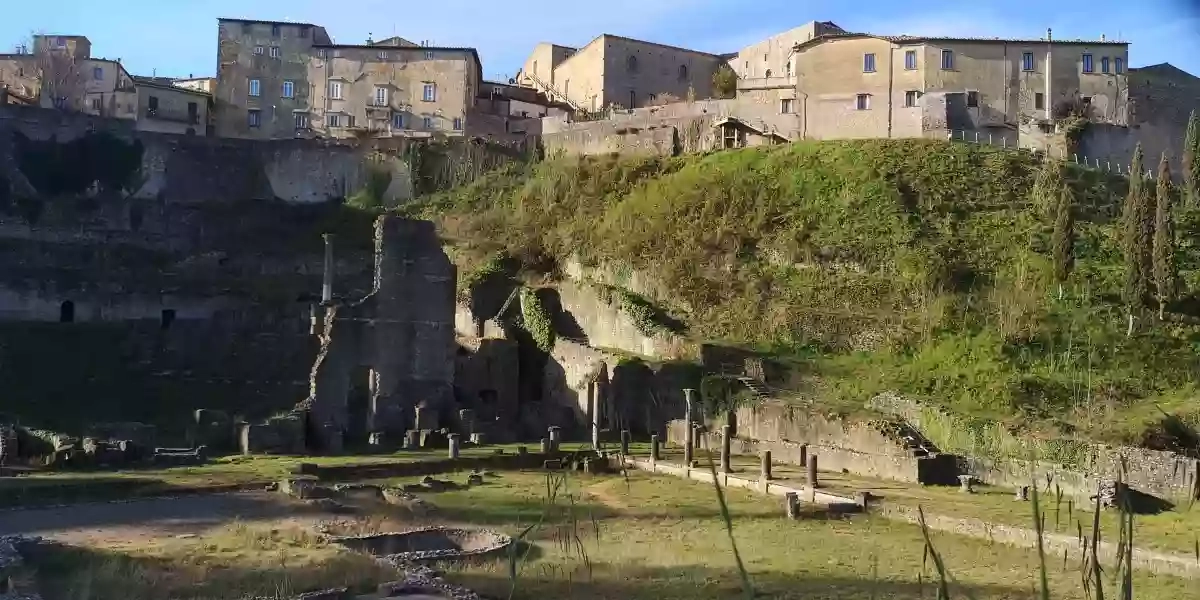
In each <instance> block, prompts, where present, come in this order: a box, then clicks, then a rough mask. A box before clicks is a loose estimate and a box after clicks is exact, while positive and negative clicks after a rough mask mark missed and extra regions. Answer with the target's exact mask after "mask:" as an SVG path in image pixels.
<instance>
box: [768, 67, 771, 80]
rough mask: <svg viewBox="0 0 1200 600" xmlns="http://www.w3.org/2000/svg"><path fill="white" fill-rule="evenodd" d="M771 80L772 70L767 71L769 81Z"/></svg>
mask: <svg viewBox="0 0 1200 600" xmlns="http://www.w3.org/2000/svg"><path fill="white" fill-rule="evenodd" d="M770 78H771V70H770V69H767V79H770Z"/></svg>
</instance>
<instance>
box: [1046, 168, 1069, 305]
mask: <svg viewBox="0 0 1200 600" xmlns="http://www.w3.org/2000/svg"><path fill="white" fill-rule="evenodd" d="M1047 161H1049V159H1047ZM1054 171H1055V172H1056V173H1057V174H1058V178H1057V182H1056V183H1057V186H1056V187H1057V188H1058V189H1057V191H1058V194H1057V196H1058V197H1057V202H1056V203H1055V204H1056V205H1057V209H1056V214H1055V216H1054V233H1053V235H1052V236H1051V239H1050V246H1051V249H1052V251H1053V253H1054V279H1055V280H1056V281H1057V282H1058V297H1059V298H1060V299H1061V298H1062V296H1063V284H1065V283H1066V282H1067V279H1069V278H1070V277H1071V271H1072V269H1074V267H1075V219H1074V216H1073V215H1072V214H1071V210H1072V207H1073V205H1074V204H1075V197H1074V194H1073V193H1072V192H1071V186H1070V185H1068V184H1067V182H1066V181H1065V180H1064V179H1063V177H1062V167H1061V166H1060V165H1058V164H1057V163H1055V166H1054Z"/></svg>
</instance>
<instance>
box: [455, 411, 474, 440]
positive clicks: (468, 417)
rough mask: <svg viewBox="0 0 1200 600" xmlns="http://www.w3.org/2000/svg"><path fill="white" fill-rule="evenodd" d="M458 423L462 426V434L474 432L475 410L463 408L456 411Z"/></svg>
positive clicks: (466, 434)
mask: <svg viewBox="0 0 1200 600" xmlns="http://www.w3.org/2000/svg"><path fill="white" fill-rule="evenodd" d="M458 423H459V425H460V426H461V427H462V431H461V432H460V433H462V434H463V435H465V436H467V437H470V436H471V434H473V433H475V411H474V410H471V409H469V408H464V409H462V410H460V411H458Z"/></svg>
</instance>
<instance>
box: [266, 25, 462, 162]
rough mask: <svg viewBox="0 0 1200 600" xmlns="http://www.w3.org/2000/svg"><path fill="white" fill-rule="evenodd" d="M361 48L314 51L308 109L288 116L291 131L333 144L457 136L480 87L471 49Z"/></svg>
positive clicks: (386, 44)
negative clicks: (367, 137)
mask: <svg viewBox="0 0 1200 600" xmlns="http://www.w3.org/2000/svg"><path fill="white" fill-rule="evenodd" d="M368 42H369V43H368V44H366V45H361V46H352V45H332V44H328V45H316V46H314V49H313V50H314V51H313V54H312V56H311V57H310V59H309V69H308V72H309V75H308V80H309V82H310V84H311V86H312V87H311V91H310V93H309V96H308V97H309V102H308V106H307V107H308V111H307V113H305V112H302V111H303V110H304V106H297V108H296V109H295V110H294V115H295V116H294V120H295V128H296V130H303V129H305V127H307V128H308V129H310V130H311V131H312V132H313V133H314V134H316V135H319V136H322V137H334V138H345V137H355V136H358V135H361V134H364V133H365V134H368V135H371V136H373V137H394V136H404V137H413V136H428V135H432V134H434V133H442V134H447V135H461V134H463V132H464V130H465V129H466V123H467V120H468V118H469V116H468V114H469V113H470V112H471V109H472V108H473V107H474V106H475V99H476V94H477V93H478V91H479V90H480V87H481V75H480V73H481V69H482V67H481V65H480V62H479V54H478V53H477V52H476V51H475V49H474V48H442V47H431V46H415V45H412V44H411V42H406V41H405V40H403V39H400V38H392V39H389V40H384V41H383V42H377V43H372V42H370V41H369V40H368ZM392 44H395V45H392ZM284 85H286V83H285V84H284ZM285 91H286V90H285Z"/></svg>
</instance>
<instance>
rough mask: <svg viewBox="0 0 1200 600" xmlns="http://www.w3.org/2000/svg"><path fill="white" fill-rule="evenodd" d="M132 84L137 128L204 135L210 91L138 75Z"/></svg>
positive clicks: (206, 127)
mask: <svg viewBox="0 0 1200 600" xmlns="http://www.w3.org/2000/svg"><path fill="white" fill-rule="evenodd" d="M134 85H135V86H136V88H137V99H138V108H137V111H138V112H137V123H138V124H137V128H138V129H139V130H142V131H157V132H159V133H175V134H181V135H208V129H209V126H210V125H209V108H210V106H209V105H210V104H211V103H212V96H211V95H210V94H207V93H205V92H202V91H199V90H195V89H189V88H185V87H179V86H175V85H171V84H163V83H158V82H156V81H154V80H151V79H147V78H142V77H135V78H134Z"/></svg>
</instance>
